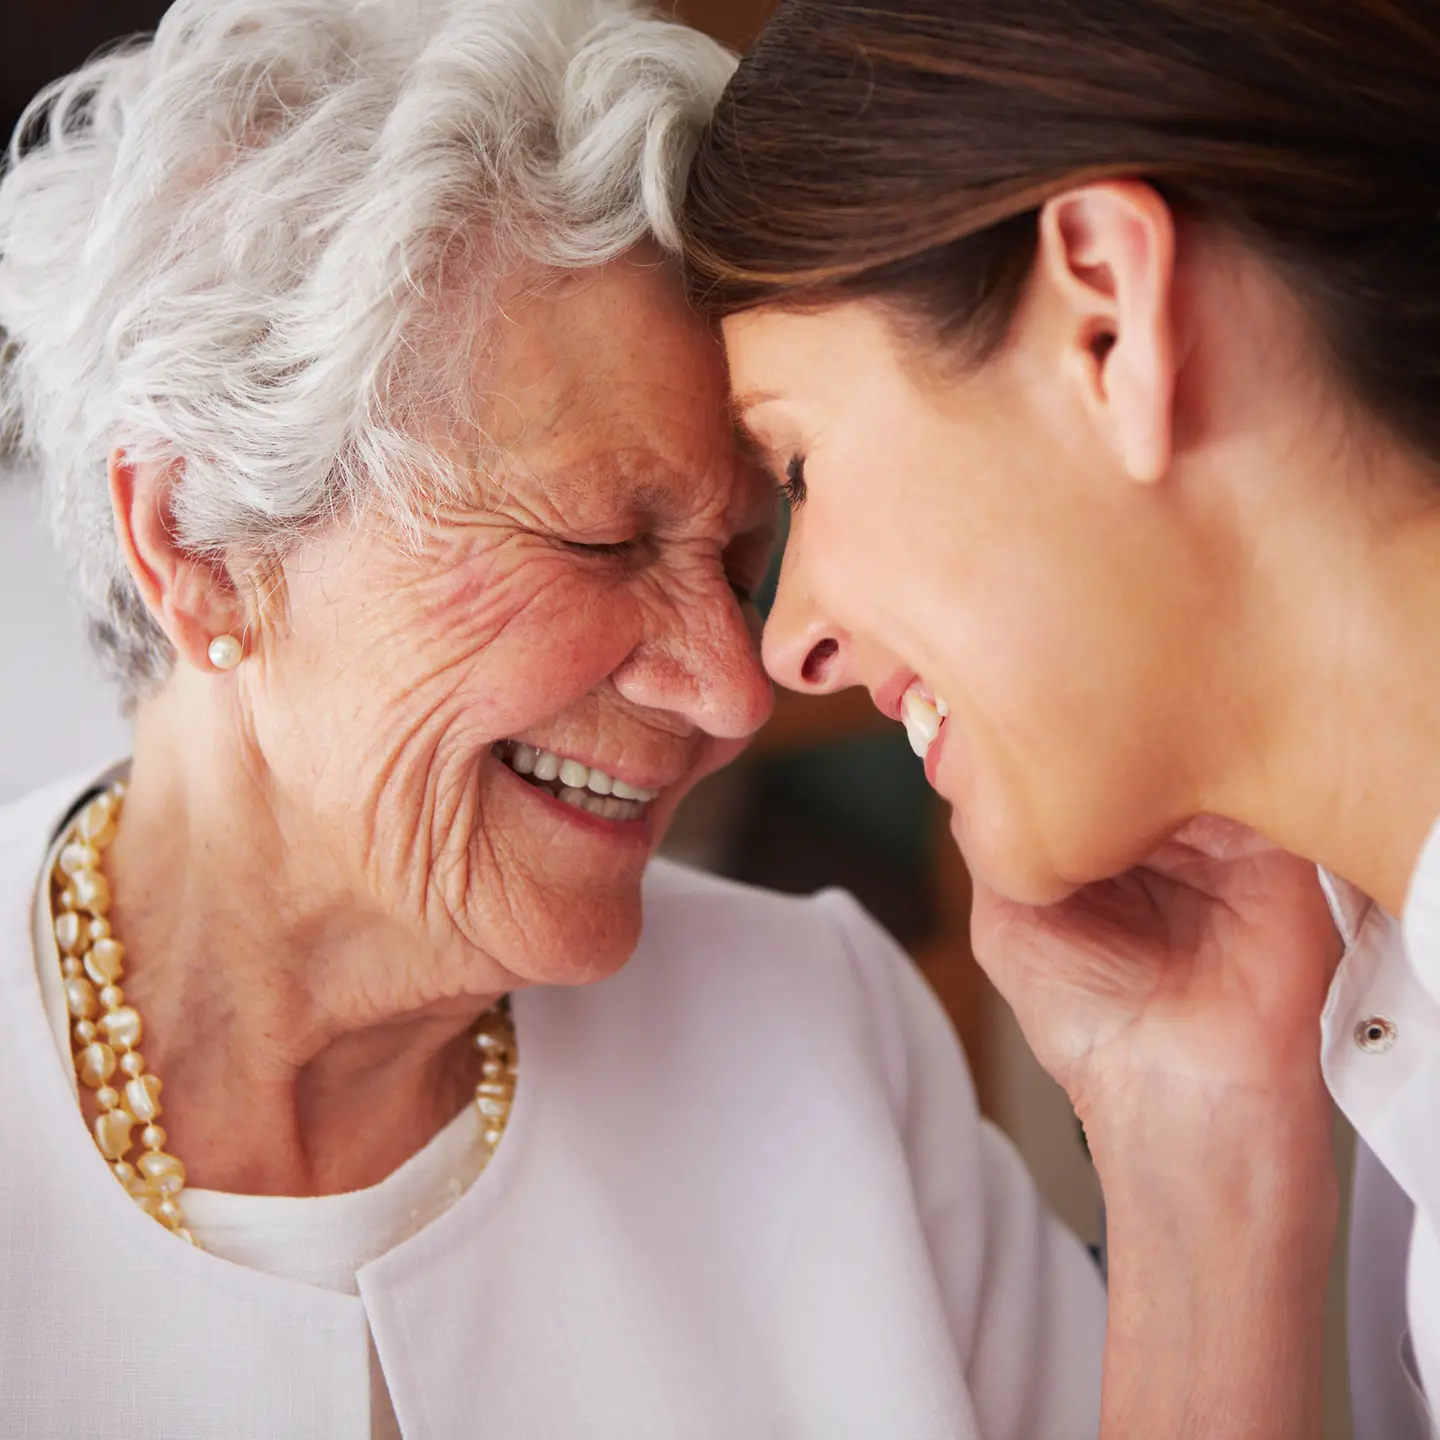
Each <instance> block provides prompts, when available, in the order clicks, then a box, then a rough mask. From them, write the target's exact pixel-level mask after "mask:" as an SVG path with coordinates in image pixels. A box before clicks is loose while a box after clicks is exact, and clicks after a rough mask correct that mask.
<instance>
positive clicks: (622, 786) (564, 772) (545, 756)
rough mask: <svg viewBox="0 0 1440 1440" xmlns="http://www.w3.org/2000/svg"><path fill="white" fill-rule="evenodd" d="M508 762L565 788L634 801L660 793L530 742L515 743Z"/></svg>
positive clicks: (538, 778) (643, 801)
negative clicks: (529, 743)
mask: <svg viewBox="0 0 1440 1440" xmlns="http://www.w3.org/2000/svg"><path fill="white" fill-rule="evenodd" d="M509 761H510V768H511V769H512V770H515V771H517V772H518V773H519V774H521V775H533V776H534V777H535V778H536V779H537V780H558V781H559V782H560V783H561V785H563V786H564V787H565V788H566V789H567V790H589V791H590V793H591V794H592V795H613V796H614V797H615V798H616V799H617V800H635V801H639V802H640V803H641V804H648V803H649V802H650V801H651V800H655V799H657V798H658V797H659V794H660V792H659V791H658V790H642V789H640V787H639V786H638V785H627V784H626V783H625V781H623V780H617V779H615V777H614V776H613V775H607V774H606V773H605V772H604V771H603V770H592V769H591V768H590V766H588V765H582V764H581V763H580V762H579V761H578V760H567V759H565V758H564V757H562V756H560V755H556V754H554V753H553V752H552V751H550V750H537V749H536V748H535V747H534V746H533V745H521V744H520V743H519V742H516V744H515V745H514V747H513V751H512V753H511V754H510V756H509Z"/></svg>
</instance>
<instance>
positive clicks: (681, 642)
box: [613, 587, 775, 740]
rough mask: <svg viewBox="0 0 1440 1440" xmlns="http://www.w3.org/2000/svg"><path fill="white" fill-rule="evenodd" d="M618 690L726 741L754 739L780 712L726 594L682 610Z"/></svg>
mask: <svg viewBox="0 0 1440 1440" xmlns="http://www.w3.org/2000/svg"><path fill="white" fill-rule="evenodd" d="M613 683H614V685H615V688H616V689H617V690H618V691H619V692H620V694H621V695H623V696H624V697H625V698H626V699H627V700H630V701H631V702H633V703H634V704H637V705H642V706H644V707H645V708H646V709H650V710H665V711H669V712H670V713H671V714H674V715H676V716H677V717H679V718H681V719H683V720H684V721H686V722H687V723H688V724H690V725H693V726H694V727H696V728H697V729H699V730H703V731H704V732H705V733H706V734H707V735H714V736H716V737H717V738H719V739H725V740H743V739H745V738H747V737H748V736H750V735H753V734H754V733H755V732H756V731H757V730H758V729H759V728H760V727H761V726H762V725H763V724H764V723H765V722H766V720H768V719H769V718H770V712H771V710H772V709H774V706H775V693H774V691H773V689H772V688H771V685H770V679H769V677H768V676H767V675H766V674H765V669H764V666H763V665H762V664H761V663H760V652H759V650H758V649H757V647H756V644H755V637H754V635H753V634H752V633H751V629H750V626H749V624H748V623H747V621H746V618H745V614H744V612H743V611H742V610H741V608H740V606H739V605H738V604H737V603H736V601H735V598H734V596H733V594H732V593H731V592H730V590H729V588H728V587H722V588H720V589H719V590H717V592H716V594H715V596H714V597H713V599H709V600H707V602H706V603H704V604H691V605H686V606H677V607H676V608H675V609H674V610H673V611H672V612H670V613H669V614H668V616H667V620H666V623H665V624H664V625H663V627H660V628H659V629H658V630H657V633H654V634H653V635H652V636H651V637H649V638H648V639H647V641H646V642H645V643H644V644H643V645H642V646H641V647H640V648H639V649H638V650H637V651H636V652H635V653H634V654H633V655H632V656H631V657H630V658H629V659H628V660H627V661H626V662H625V664H624V665H623V666H622V667H621V668H620V670H619V671H617V672H616V674H615V676H614V677H613Z"/></svg>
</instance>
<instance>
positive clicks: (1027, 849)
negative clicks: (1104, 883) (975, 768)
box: [950, 810, 1088, 907]
mask: <svg viewBox="0 0 1440 1440" xmlns="http://www.w3.org/2000/svg"><path fill="white" fill-rule="evenodd" d="M950 833H951V835H953V836H954V838H955V843H956V844H957V845H958V846H959V847H960V853H961V855H962V856H963V857H964V859H965V868H966V869H967V870H968V871H969V872H970V877H971V879H972V880H973V881H974V882H975V883H976V884H977V885H981V886H983V887H984V888H985V889H987V890H991V891H993V892H994V893H995V894H996V895H998V896H1000V898H1001V899H1002V900H1008V901H1009V902H1010V903H1011V904H1012V905H1028V906H1035V907H1041V906H1046V905H1059V904H1060V903H1061V902H1062V901H1065V900H1068V899H1069V898H1070V897H1071V896H1072V895H1073V894H1074V893H1075V892H1076V891H1077V890H1079V889H1081V888H1082V887H1083V886H1084V885H1085V884H1087V883H1088V882H1087V881H1084V880H1076V879H1074V878H1073V877H1067V876H1064V875H1061V874H1059V873H1058V872H1057V871H1056V870H1055V869H1054V866H1053V859H1052V857H1051V856H1049V855H1048V854H1046V852H1045V850H1044V847H1043V846H1041V845H1039V844H1037V843H1034V837H1033V836H1031V837H1028V840H1029V843H1026V837H1022V836H1020V835H1019V834H1018V833H1017V827H1011V826H1000V825H994V826H989V827H980V826H977V825H976V824H975V823H974V821H973V817H972V818H971V820H970V821H968V822H967V820H965V819H963V818H962V817H961V814H960V812H959V810H956V811H955V813H954V814H953V815H952V816H951V819H950Z"/></svg>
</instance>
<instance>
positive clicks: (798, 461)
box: [780, 455, 806, 510]
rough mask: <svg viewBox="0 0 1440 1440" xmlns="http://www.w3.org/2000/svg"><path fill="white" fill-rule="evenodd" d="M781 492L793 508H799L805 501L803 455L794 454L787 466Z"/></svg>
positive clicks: (781, 483)
mask: <svg viewBox="0 0 1440 1440" xmlns="http://www.w3.org/2000/svg"><path fill="white" fill-rule="evenodd" d="M780 493H781V494H782V495H783V496H784V497H785V503H786V504H787V505H789V507H790V508H791V509H792V510H798V509H799V508H800V507H801V506H802V505H803V504H804V503H805V494H806V491H805V460H804V457H803V456H800V455H792V456H791V457H790V463H789V464H788V465H787V466H786V467H785V478H784V480H782V481H781V482H780Z"/></svg>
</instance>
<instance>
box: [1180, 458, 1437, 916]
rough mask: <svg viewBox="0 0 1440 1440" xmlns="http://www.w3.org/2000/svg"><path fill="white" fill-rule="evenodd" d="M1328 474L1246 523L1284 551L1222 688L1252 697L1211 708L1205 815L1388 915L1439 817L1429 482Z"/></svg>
mask: <svg viewBox="0 0 1440 1440" xmlns="http://www.w3.org/2000/svg"><path fill="white" fill-rule="evenodd" d="M1333 453H1334V452H1333V451H1332V452H1331V456H1332V460H1331V469H1332V472H1333V468H1334V466H1333ZM1289 465H1290V466H1291V467H1292V469H1293V468H1295V461H1294V459H1293V458H1291V459H1290V460H1289ZM1272 473H1273V472H1272ZM1308 473H1309V474H1310V475H1311V476H1312V477H1313V476H1314V475H1316V474H1317V473H1323V472H1321V471H1320V470H1319V469H1318V467H1317V468H1311V469H1310V470H1309V472H1308ZM1333 478H1334V479H1335V480H1336V482H1337V483H1327V484H1323V485H1319V486H1312V487H1309V492H1308V494H1305V495H1303V496H1301V497H1300V502H1301V503H1299V504H1298V505H1296V506H1295V507H1294V511H1295V513H1293V514H1289V513H1286V514H1281V515H1277V514H1275V513H1270V514H1267V515H1264V516H1255V517H1250V524H1251V526H1252V527H1262V528H1261V529H1257V530H1255V531H1254V533H1259V534H1267V535H1273V536H1274V537H1275V540H1274V543H1273V549H1274V550H1275V551H1276V552H1279V551H1280V550H1281V549H1283V551H1284V552H1285V554H1284V559H1283V560H1280V561H1278V562H1277V563H1275V564H1274V565H1273V566H1271V565H1270V564H1269V563H1268V561H1267V557H1266V556H1265V555H1264V554H1262V555H1261V556H1260V564H1259V567H1258V568H1259V573H1260V574H1261V576H1262V584H1261V590H1262V593H1261V594H1260V596H1259V598H1258V602H1257V603H1258V605H1259V607H1260V609H1261V610H1262V611H1263V612H1264V613H1266V614H1267V615H1268V616H1269V617H1270V622H1269V623H1267V624H1266V625H1265V626H1264V635H1265V639H1264V641H1263V642H1262V644H1261V645H1260V647H1259V651H1258V653H1257V652H1254V651H1252V652H1250V653H1247V654H1246V655H1245V656H1244V657H1243V658H1239V660H1238V664H1237V665H1236V666H1235V668H1234V669H1233V670H1232V676H1233V679H1234V686H1233V688H1232V689H1231V691H1230V693H1231V694H1232V695H1248V696H1249V697H1250V698H1251V700H1252V701H1253V702H1254V703H1253V704H1252V705H1244V706H1233V707H1226V708H1227V709H1228V710H1230V711H1231V721H1230V725H1231V729H1230V734H1229V735H1228V736H1227V742H1226V743H1227V744H1228V746H1229V747H1230V750H1231V757H1232V758H1231V764H1230V765H1229V766H1228V769H1227V770H1226V772H1225V773H1226V774H1227V780H1226V784H1225V786H1224V787H1223V788H1222V790H1221V791H1220V793H1218V794H1216V795H1214V796H1209V797H1206V800H1205V803H1204V808H1205V809H1207V810H1213V811H1215V812H1217V813H1223V814H1228V815H1231V816H1233V817H1234V818H1236V819H1239V820H1242V821H1244V822H1245V823H1247V824H1250V825H1251V826H1253V827H1254V828H1255V829H1257V830H1259V831H1261V832H1262V833H1263V834H1265V835H1267V836H1268V837H1269V838H1271V839H1272V840H1274V841H1275V842H1276V843H1278V844H1280V845H1283V846H1284V847H1285V848H1286V849H1289V850H1291V851H1293V852H1295V853H1296V854H1299V855H1303V856H1305V857H1306V858H1308V859H1311V860H1314V861H1315V862H1316V863H1318V864H1320V865H1323V866H1325V868H1327V869H1329V870H1331V871H1333V872H1334V873H1336V874H1338V875H1341V876H1343V877H1344V878H1345V879H1347V880H1349V881H1350V882H1351V883H1353V884H1355V885H1357V886H1358V887H1359V888H1360V889H1362V890H1363V891H1364V892H1365V893H1366V894H1368V895H1370V896H1372V897H1373V898H1374V899H1375V900H1377V901H1378V902H1379V903H1380V904H1381V905H1382V906H1384V907H1385V908H1386V909H1387V910H1389V911H1390V912H1391V913H1392V914H1397V915H1398V914H1399V913H1400V912H1401V910H1402V908H1403V905H1404V901H1405V896H1406V892H1407V889H1408V886H1409V881H1410V877H1411V875H1412V874H1413V872H1414V869H1415V865H1416V863H1417V861H1418V858H1419V855H1420V852H1421V849H1422V848H1423V846H1424V843H1425V839H1426V837H1427V836H1428V834H1429V832H1430V830H1431V828H1432V826H1433V825H1434V823H1435V821H1436V818H1437V816H1440V663H1437V654H1436V652H1437V646H1440V637H1437V633H1436V619H1437V617H1440V481H1437V478H1436V477H1435V476H1434V475H1433V474H1428V473H1425V472H1424V471H1423V469H1422V467H1420V466H1418V465H1416V464H1415V463H1414V462H1413V461H1410V460H1408V459H1403V458H1398V457H1395V456H1390V457H1388V458H1387V459H1386V460H1384V461H1377V460H1376V459H1375V458H1374V457H1371V458H1370V459H1369V460H1368V461H1367V462H1366V463H1364V464H1363V465H1361V464H1360V463H1358V462H1357V463H1356V464H1355V465H1354V467H1353V468H1352V470H1351V471H1350V472H1348V473H1346V474H1344V475H1341V476H1338V477H1333ZM1258 488H1260V487H1257V489H1258ZM1263 527H1268V529H1265V528H1263ZM1259 548H1260V549H1261V550H1262V551H1263V550H1264V549H1265V548H1266V546H1265V545H1264V544H1263V543H1262V545H1261V546H1260V547H1259ZM1257 677H1258V678H1257ZM1235 716H1239V717H1241V718H1240V723H1239V724H1238V726H1237V725H1236V724H1235V723H1234V717H1235Z"/></svg>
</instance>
